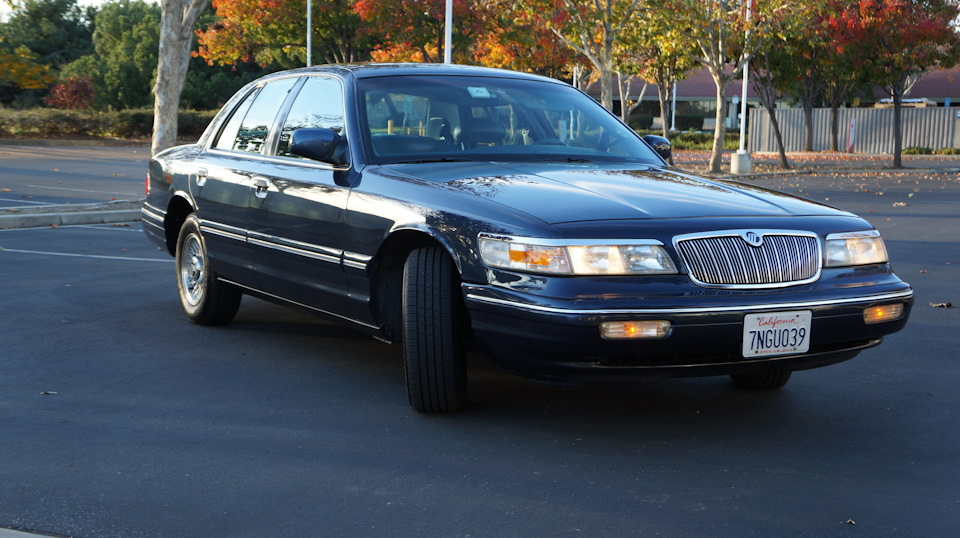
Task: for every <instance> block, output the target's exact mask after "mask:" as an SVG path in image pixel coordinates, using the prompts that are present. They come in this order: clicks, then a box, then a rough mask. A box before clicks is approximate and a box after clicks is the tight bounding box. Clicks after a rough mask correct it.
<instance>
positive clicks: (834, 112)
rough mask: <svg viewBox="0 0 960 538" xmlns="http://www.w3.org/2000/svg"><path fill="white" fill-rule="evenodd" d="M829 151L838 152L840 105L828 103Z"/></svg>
mask: <svg viewBox="0 0 960 538" xmlns="http://www.w3.org/2000/svg"><path fill="white" fill-rule="evenodd" d="M830 151H832V152H838V151H840V105H839V104H837V103H836V102H832V103H830Z"/></svg>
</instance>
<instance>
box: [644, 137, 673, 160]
mask: <svg viewBox="0 0 960 538" xmlns="http://www.w3.org/2000/svg"><path fill="white" fill-rule="evenodd" d="M643 141H644V142H646V143H647V145H649V146H650V147H651V148H653V151H656V152H657V155H659V156H661V157H663V160H665V161H668V162H669V161H670V141H669V140H667V139H666V138H664V137H662V136H657V135H647V136H645V137H643Z"/></svg>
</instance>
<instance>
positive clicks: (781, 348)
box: [743, 310, 812, 357]
mask: <svg viewBox="0 0 960 538" xmlns="http://www.w3.org/2000/svg"><path fill="white" fill-rule="evenodd" d="M811 317H812V314H811V313H810V311H809V310H798V311H796V312H767V313H762V314H748V315H747V316H745V317H744V318H743V356H744V357H766V356H771V355H794V354H800V353H806V352H807V351H808V350H809V349H810V318H811Z"/></svg>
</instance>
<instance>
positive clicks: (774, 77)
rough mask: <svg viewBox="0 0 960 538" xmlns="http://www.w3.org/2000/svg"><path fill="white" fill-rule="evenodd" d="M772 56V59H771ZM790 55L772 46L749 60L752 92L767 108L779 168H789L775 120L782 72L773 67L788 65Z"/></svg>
mask: <svg viewBox="0 0 960 538" xmlns="http://www.w3.org/2000/svg"><path fill="white" fill-rule="evenodd" d="M771 57H773V61H771ZM790 58H792V56H791V55H790V53H789V52H786V51H785V50H784V49H778V48H773V49H771V50H768V51H763V52H762V53H760V54H758V55H757V56H754V58H753V60H752V61H751V62H750V65H751V66H752V67H751V68H750V76H749V78H750V85H751V86H752V87H753V91H754V93H756V94H757V98H758V99H759V100H760V104H761V105H762V106H763V108H765V109H766V110H767V115H768V116H770V124H771V125H772V126H773V135H774V138H776V140H777V151H778V152H779V154H780V168H783V169H784V170H789V169H790V161H788V160H787V152H786V150H785V149H784V147H783V135H782V134H781V132H780V122H779V121H778V120H777V110H776V108H777V107H776V104H777V100H778V99H780V98H781V97H782V96H783V93H782V92H781V91H780V90H779V88H778V85H777V82H778V80H782V79H781V78H780V77H782V76H783V73H782V72H778V71H776V70H775V69H776V68H777V67H784V66H787V65H790V64H789V62H790Z"/></svg>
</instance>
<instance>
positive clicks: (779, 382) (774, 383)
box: [730, 370, 793, 390]
mask: <svg viewBox="0 0 960 538" xmlns="http://www.w3.org/2000/svg"><path fill="white" fill-rule="evenodd" d="M792 373H793V372H778V371H773V370H769V371H766V372H751V373H749V374H733V375H731V376H730V378H731V379H733V384H734V386H736V387H737V388H741V389H747V390H776V389H779V388H780V387H782V386H784V385H786V384H787V381H790V374H792Z"/></svg>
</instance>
